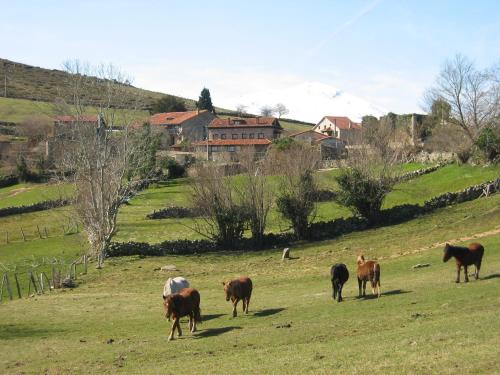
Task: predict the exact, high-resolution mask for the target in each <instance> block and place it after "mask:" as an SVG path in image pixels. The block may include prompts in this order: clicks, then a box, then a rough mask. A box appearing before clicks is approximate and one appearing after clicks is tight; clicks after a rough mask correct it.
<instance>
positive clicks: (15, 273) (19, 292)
mask: <svg viewBox="0 0 500 375" xmlns="http://www.w3.org/2000/svg"><path fill="white" fill-rule="evenodd" d="M14 280H16V287H17V295H18V296H19V298H22V296H21V287H20V286H19V279H18V278H17V272H14Z"/></svg>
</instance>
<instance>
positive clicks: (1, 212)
mask: <svg viewBox="0 0 500 375" xmlns="http://www.w3.org/2000/svg"><path fill="white" fill-rule="evenodd" d="M69 204H70V201H69V200H68V199H54V200H48V201H43V202H38V203H33V204H30V205H25V206H15V207H5V208H0V217H5V216H11V215H19V214H26V213H29V212H36V211H44V210H50V209H52V208H56V207H63V206H67V205H69Z"/></svg>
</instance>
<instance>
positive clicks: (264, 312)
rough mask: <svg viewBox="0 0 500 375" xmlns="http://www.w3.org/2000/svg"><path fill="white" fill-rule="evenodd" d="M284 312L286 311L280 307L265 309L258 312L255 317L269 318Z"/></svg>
mask: <svg viewBox="0 0 500 375" xmlns="http://www.w3.org/2000/svg"><path fill="white" fill-rule="evenodd" d="M283 310H285V309H284V308H283V307H279V308H277V309H265V310H261V311H257V312H256V313H254V314H253V315H254V316H259V317H262V316H269V315H274V314H277V313H279V312H282V311H283Z"/></svg>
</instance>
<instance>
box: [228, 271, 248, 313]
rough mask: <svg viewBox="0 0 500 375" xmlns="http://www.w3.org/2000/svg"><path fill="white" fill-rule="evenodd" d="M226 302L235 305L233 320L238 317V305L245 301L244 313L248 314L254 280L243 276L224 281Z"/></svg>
mask: <svg viewBox="0 0 500 375" xmlns="http://www.w3.org/2000/svg"><path fill="white" fill-rule="evenodd" d="M222 285H224V293H225V294H226V301H229V300H231V302H232V304H233V318H234V317H235V316H236V305H237V304H238V302H239V301H240V299H241V300H242V301H243V311H244V312H245V314H248V305H249V304H250V297H251V296H252V280H250V278H248V277H246V276H241V277H239V278H237V279H234V280H231V281H223V282H222Z"/></svg>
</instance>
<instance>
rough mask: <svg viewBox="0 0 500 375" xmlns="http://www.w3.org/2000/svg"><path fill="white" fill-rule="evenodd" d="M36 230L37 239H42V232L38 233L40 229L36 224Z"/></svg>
mask: <svg viewBox="0 0 500 375" xmlns="http://www.w3.org/2000/svg"><path fill="white" fill-rule="evenodd" d="M36 230H37V231H38V237H40V239H42V238H43V237H42V232H40V228H39V227H38V224H37V225H36Z"/></svg>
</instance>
